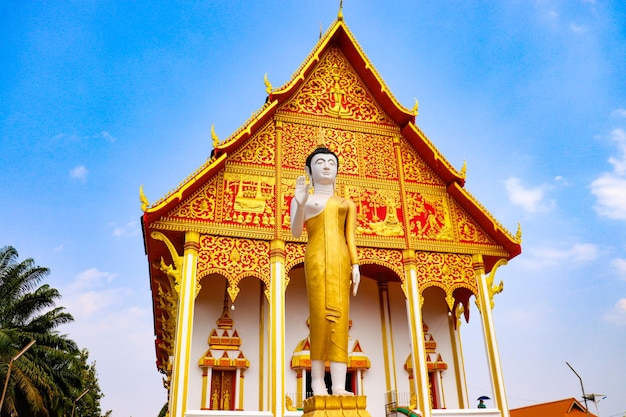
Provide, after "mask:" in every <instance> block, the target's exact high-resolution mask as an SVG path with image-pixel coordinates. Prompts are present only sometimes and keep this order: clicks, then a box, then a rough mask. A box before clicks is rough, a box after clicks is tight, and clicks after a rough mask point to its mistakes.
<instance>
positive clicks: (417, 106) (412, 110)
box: [411, 99, 420, 116]
mask: <svg viewBox="0 0 626 417" xmlns="http://www.w3.org/2000/svg"><path fill="white" fill-rule="evenodd" d="M419 106H420V105H419V102H418V101H417V99H415V104H413V108H412V109H411V112H413V116H417V115H418V114H419Z"/></svg>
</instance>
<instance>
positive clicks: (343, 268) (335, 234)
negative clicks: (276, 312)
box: [304, 195, 358, 363]
mask: <svg viewBox="0 0 626 417" xmlns="http://www.w3.org/2000/svg"><path fill="white" fill-rule="evenodd" d="M305 224H306V230H307V233H308V241H307V246H306V252H305V255H304V273H305V277H306V287H307V295H308V299H309V323H310V325H309V326H310V342H311V344H310V346H311V359H312V360H323V361H332V362H343V363H347V362H348V322H349V313H350V285H351V277H352V265H353V264H358V256H357V251H356V206H355V205H354V203H353V202H352V201H351V200H350V199H346V198H342V197H339V196H336V195H333V196H331V197H330V198H329V199H328V201H327V202H326V206H325V207H324V210H323V211H322V212H321V213H319V214H317V215H315V216H313V217H311V218H309V219H308V220H307V221H306V222H305Z"/></svg>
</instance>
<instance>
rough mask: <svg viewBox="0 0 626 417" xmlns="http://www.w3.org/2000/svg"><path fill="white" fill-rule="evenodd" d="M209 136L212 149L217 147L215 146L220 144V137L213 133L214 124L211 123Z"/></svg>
mask: <svg viewBox="0 0 626 417" xmlns="http://www.w3.org/2000/svg"><path fill="white" fill-rule="evenodd" d="M211 138H212V139H213V149H217V147H218V146H219V145H220V138H218V137H217V134H216V133H215V124H212V125H211Z"/></svg>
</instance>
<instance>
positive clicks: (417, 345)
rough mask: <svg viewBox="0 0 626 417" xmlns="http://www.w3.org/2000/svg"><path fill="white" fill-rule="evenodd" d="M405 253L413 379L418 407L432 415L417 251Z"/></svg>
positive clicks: (428, 415)
mask: <svg viewBox="0 0 626 417" xmlns="http://www.w3.org/2000/svg"><path fill="white" fill-rule="evenodd" d="M403 255H404V271H405V279H406V289H407V296H408V298H407V314H408V318H409V326H410V332H411V355H412V357H413V381H414V384H415V393H416V396H417V407H418V412H419V413H420V414H421V416H422V417H431V415H432V412H431V407H430V391H429V388H428V368H427V365H426V346H425V345H424V329H423V327H422V302H421V295H420V292H419V282H418V280H417V270H416V267H417V264H416V259H415V251H413V250H408V249H407V250H404V251H403Z"/></svg>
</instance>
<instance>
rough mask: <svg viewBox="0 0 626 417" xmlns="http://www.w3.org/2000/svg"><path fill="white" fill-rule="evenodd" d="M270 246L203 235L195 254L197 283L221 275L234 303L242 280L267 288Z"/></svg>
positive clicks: (266, 243)
mask: <svg viewBox="0 0 626 417" xmlns="http://www.w3.org/2000/svg"><path fill="white" fill-rule="evenodd" d="M269 253H270V242H268V241H264V240H254V239H243V238H232V237H225V236H214V235H203V236H201V237H200V250H199V251H198V266H197V267H198V270H197V273H196V277H197V280H198V282H200V281H201V280H202V278H204V277H205V276H207V275H209V274H219V275H222V276H223V277H224V278H226V280H227V281H228V295H229V296H230V299H231V301H232V302H235V299H236V298H237V294H239V282H240V281H241V280H242V279H243V278H245V277H255V278H258V279H259V280H261V281H262V282H263V283H264V284H265V287H266V288H269V286H270V260H269Z"/></svg>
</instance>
